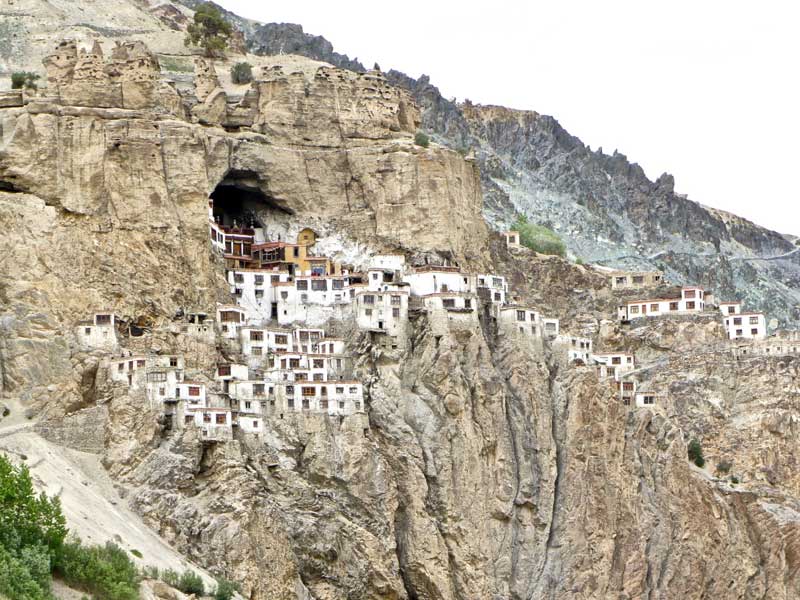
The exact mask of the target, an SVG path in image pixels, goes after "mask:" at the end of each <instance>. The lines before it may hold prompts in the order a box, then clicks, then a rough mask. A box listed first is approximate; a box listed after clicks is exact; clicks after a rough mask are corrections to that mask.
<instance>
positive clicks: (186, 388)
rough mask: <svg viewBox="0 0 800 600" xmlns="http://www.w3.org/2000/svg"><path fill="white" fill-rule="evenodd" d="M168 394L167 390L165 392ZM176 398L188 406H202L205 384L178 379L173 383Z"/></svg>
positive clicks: (204, 403)
mask: <svg viewBox="0 0 800 600" xmlns="http://www.w3.org/2000/svg"><path fill="white" fill-rule="evenodd" d="M167 393H168V394H169V392H167ZM173 397H174V398H175V399H176V400H179V401H183V402H184V404H185V406H186V407H187V409H188V408H197V407H204V406H206V405H207V402H206V386H205V384H204V383H200V382H198V381H180V382H177V383H175V395H174V396H173Z"/></svg>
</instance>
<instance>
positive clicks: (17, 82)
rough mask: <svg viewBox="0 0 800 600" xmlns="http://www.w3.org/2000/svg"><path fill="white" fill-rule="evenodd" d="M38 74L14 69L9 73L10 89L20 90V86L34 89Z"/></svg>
mask: <svg viewBox="0 0 800 600" xmlns="http://www.w3.org/2000/svg"><path fill="white" fill-rule="evenodd" d="M37 79H39V75H37V74H36V73H32V72H31V71H15V72H14V73H12V74H11V89H12V90H20V89H22V88H28V89H32V90H35V89H36V80H37Z"/></svg>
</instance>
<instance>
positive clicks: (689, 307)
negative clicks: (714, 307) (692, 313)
mask: <svg viewBox="0 0 800 600" xmlns="http://www.w3.org/2000/svg"><path fill="white" fill-rule="evenodd" d="M694 307H695V303H694V301H692V302H687V303H686V310H694Z"/></svg>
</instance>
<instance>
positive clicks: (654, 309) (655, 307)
mask: <svg viewBox="0 0 800 600" xmlns="http://www.w3.org/2000/svg"><path fill="white" fill-rule="evenodd" d="M650 312H658V304H651V305H650Z"/></svg>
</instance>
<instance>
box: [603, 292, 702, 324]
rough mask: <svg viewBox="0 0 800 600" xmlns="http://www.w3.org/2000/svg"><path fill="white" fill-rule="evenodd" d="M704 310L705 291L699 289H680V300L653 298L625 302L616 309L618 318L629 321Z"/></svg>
mask: <svg viewBox="0 0 800 600" xmlns="http://www.w3.org/2000/svg"><path fill="white" fill-rule="evenodd" d="M704 309H705V291H704V290H703V288H700V287H685V288H683V289H681V296H680V298H654V299H651V300H635V301H631V302H626V303H625V304H623V305H622V306H620V307H619V309H618V315H619V318H620V319H621V320H623V321H630V320H633V319H638V318H641V317H659V316H662V315H670V314H672V315H674V314H683V313H695V312H701V311H703V310H704Z"/></svg>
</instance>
